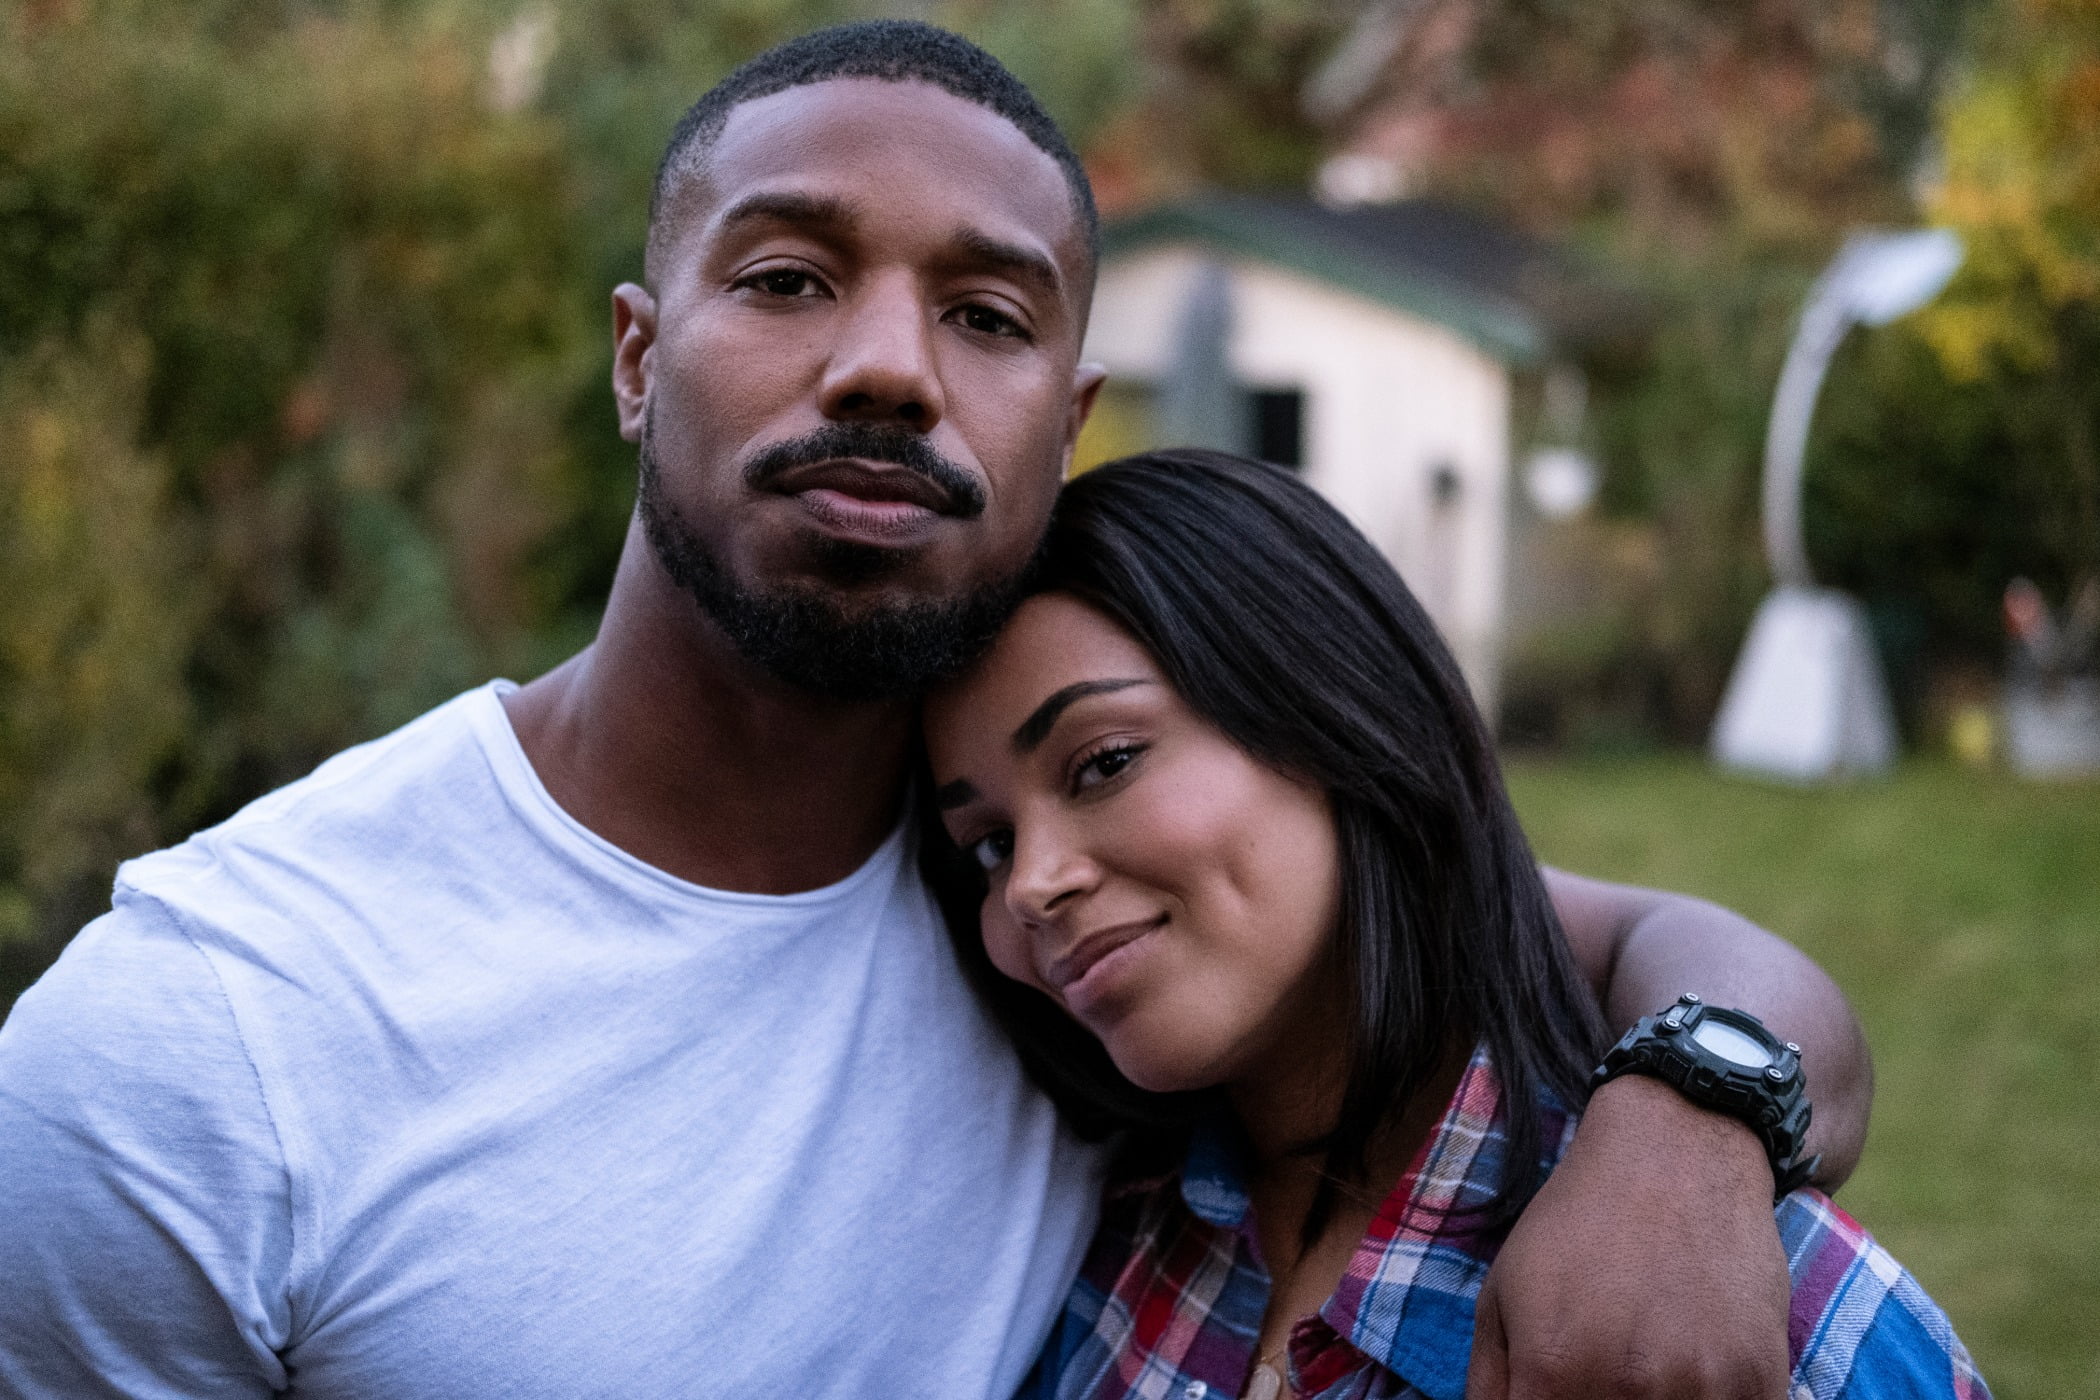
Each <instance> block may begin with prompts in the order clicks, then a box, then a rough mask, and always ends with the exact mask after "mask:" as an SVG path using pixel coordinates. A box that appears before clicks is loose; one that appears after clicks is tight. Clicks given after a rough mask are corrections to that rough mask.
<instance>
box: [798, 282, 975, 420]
mask: <svg viewBox="0 0 2100 1400" xmlns="http://www.w3.org/2000/svg"><path fill="white" fill-rule="evenodd" d="M841 310H842V312H843V315H842V316H841V318H840V323H839V333H838V338H837V340H836V341H835V342H834V343H833V345H832V348H831V358H830V361H829V362H828V363H827V364H826V366H825V370H824V378H823V381H822V384H821V386H820V388H819V394H820V397H821V404H820V407H821V408H822V409H823V411H824V416H825V417H827V418H833V419H838V420H840V421H853V422H874V423H892V424H898V425H901V426H903V427H906V428H910V429H912V430H913V431H915V432H921V433H926V432H931V431H933V427H934V425H935V424H936V423H938V422H940V421H941V417H942V415H943V413H944V412H945V411H946V408H947V404H946V401H945V397H944V395H943V394H942V392H941V379H940V370H939V366H938V365H937V364H936V363H935V359H934V345H933V336H934V334H935V332H936V329H937V328H936V326H935V325H934V324H933V323H932V322H931V320H930V319H929V317H928V314H927V308H926V304H925V300H924V298H923V297H922V296H921V295H920V294H919V291H918V289H917V287H916V286H914V285H912V282H911V280H910V279H908V278H905V277H902V276H898V277H893V278H885V279H880V280H877V281H875V282H872V283H871V284H870V285H868V286H866V287H863V288H862V289H860V290H859V292H858V294H857V295H855V296H853V297H852V298H851V299H850V300H849V301H848V303H847V304H846V306H844V307H843V308H841Z"/></svg>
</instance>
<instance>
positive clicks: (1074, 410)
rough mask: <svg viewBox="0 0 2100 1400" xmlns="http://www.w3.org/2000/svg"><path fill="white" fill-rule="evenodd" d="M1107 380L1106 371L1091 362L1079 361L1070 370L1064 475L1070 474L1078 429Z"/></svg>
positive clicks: (1076, 445)
mask: <svg viewBox="0 0 2100 1400" xmlns="http://www.w3.org/2000/svg"><path fill="white" fill-rule="evenodd" d="M1107 380H1108V371H1107V370H1106V369H1104V368H1102V367H1101V366H1100V365H1097V364H1095V363H1094V362H1093V361H1091V360H1083V361H1081V362H1080V363H1079V364H1078V365H1077V366H1076V367H1074V369H1073V370H1072V402H1071V406H1070V408H1068V409H1067V410H1066V413H1065V458H1064V475H1065V476H1067V477H1069V476H1071V474H1072V453H1073V450H1074V449H1076V448H1077V447H1078V446H1079V432H1080V429H1082V428H1084V427H1085V426H1086V420H1087V418H1088V416H1089V415H1090V414H1092V413H1093V411H1094V400H1095V399H1097V398H1099V397H1100V396H1101V386H1102V385H1103V384H1104V383H1106V382H1107Z"/></svg>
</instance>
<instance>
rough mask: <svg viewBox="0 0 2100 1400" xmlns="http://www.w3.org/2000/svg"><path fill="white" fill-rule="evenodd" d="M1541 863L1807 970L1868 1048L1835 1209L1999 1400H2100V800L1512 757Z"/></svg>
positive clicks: (1900, 779) (2001, 786)
mask: <svg viewBox="0 0 2100 1400" xmlns="http://www.w3.org/2000/svg"><path fill="white" fill-rule="evenodd" d="M1509 779H1510V786H1511V789H1512V791H1513V792H1514V794H1515V798H1516V803H1517V807H1518V809H1519V811H1521V812H1522V813H1523V816H1524V820H1525V823H1526V826H1527V827H1528V829H1529V830H1530V833H1531V836H1532V839H1533V841H1534V843H1535V844H1536V845H1537V847H1538V850H1539V853H1540V855H1541V856H1542V857H1543V858H1544V859H1546V860H1548V861H1551V862H1552V863H1554V864H1557V865H1562V866H1566V867H1567V868H1569V869H1572V870H1577V871H1580V872H1582V873H1584V874H1589V875H1597V876H1601V877H1606V878H1613V879H1621V880H1629V881H1634V882H1637V883H1640V884H1647V885H1657V886H1662V887H1666V888H1670V889H1678V890H1685V891H1689V892H1691V893H1694V894H1699V895H1704V896H1705V897H1707V898H1709V899H1714V900H1718V901H1720V902H1721V903H1724V904H1727V905H1730V906H1732V907H1733V908H1736V909H1739V910H1741V911H1742V912H1743V913H1745V914H1748V915H1749V916H1750V917H1752V918H1754V919H1757V920H1758V921H1759V922H1761V923H1763V924H1764V925H1766V926H1767V927H1768V928H1771V929H1774V930H1776V931H1778V932H1780V933H1782V934H1784V935H1785V936H1787V937H1788V938H1790V939H1792V940H1793V941H1794V942H1796V943H1798V944H1799V945H1800V946H1801V947H1802V948H1804V949H1806V950H1807V951H1808V952H1809V953H1811V954H1813V955H1814V956H1815V957H1816V958H1817V959H1818V960H1819V961H1820V962H1821V963H1822V964H1823V966H1824V967H1826V968H1828V969H1829V970H1830V973H1831V975H1832V976H1834V977H1836V978H1837V980H1838V982H1839V983H1840V984H1841V985H1842V986H1843V987H1844V989H1845V991H1846V993H1847V994H1848V995H1849V996H1850V997H1851V998H1852V1001H1853V1004H1854V1005H1855V1006H1856V1007H1858V1009H1859V1014H1860V1016H1861V1018H1862V1019H1863V1020H1864V1021H1865V1023H1866V1027H1867V1035H1868V1038H1869V1039H1870V1041H1871V1042H1872V1044H1873V1048H1874V1059H1875V1068H1876V1072H1877V1076H1878V1088H1877V1092H1876V1096H1875V1109H1874V1121H1873V1128H1872V1130H1871V1132H1870V1134H1869V1137H1868V1142H1867V1155H1866V1160H1865V1161H1864V1162H1863V1163H1862V1165H1861V1166H1860V1169H1859V1171H1858V1174H1857V1175H1855V1176H1854V1177H1853V1178H1852V1181H1851V1182H1850V1184H1848V1185H1847V1186H1846V1187H1845V1188H1844V1190H1843V1192H1842V1193H1841V1194H1840V1196H1839V1200H1840V1202H1841V1204H1843V1205H1844V1206H1845V1207H1846V1208H1847V1209H1848V1210H1850V1211H1851V1212H1852V1213H1853V1214H1855V1215H1857V1216H1859V1217H1860V1218H1861V1219H1862V1220H1863V1221H1864V1222H1865V1223H1866V1224H1867V1226H1868V1227H1869V1228H1870V1229H1872V1230H1873V1231H1874V1233H1875V1234H1876V1235H1877V1236H1879V1237H1880V1239H1881V1240H1882V1241H1883V1242H1884V1243H1885V1244H1887V1245H1888V1246H1889V1248H1890V1249H1891V1250H1892V1251H1893V1252H1894V1253H1895V1255H1896V1256H1897V1257H1898V1258H1899V1259H1901V1260H1902V1261H1903V1262H1904V1263H1905V1264H1907V1265H1908V1266H1909V1267H1910V1268H1911V1270H1912V1271H1913V1272H1914V1273H1916V1274H1917V1275H1918V1277H1919V1278H1920V1279H1922V1280H1923V1281H1924V1283H1925V1286H1926V1288H1927V1289H1928V1290H1929V1291H1930V1292H1931V1293H1932V1294H1933V1295H1934V1296H1935V1297H1936V1298H1938V1299H1939V1301H1940V1302H1941V1304H1943V1305H1944V1306H1945V1307H1946V1309H1947V1312H1948V1314H1949V1315H1950V1316H1951V1317H1952V1318H1953V1319H1954V1324H1955V1329H1956V1330H1957V1331H1958V1332H1959V1333H1960V1334H1961V1336H1962V1338H1963V1340H1964V1341H1966V1342H1967V1343H1968V1345H1969V1349H1970V1351H1971V1352H1972V1353H1974V1355H1975V1357H1976V1359H1977V1362H1978V1364H1979V1365H1980V1366H1981V1368H1982V1370H1983V1374H1984V1377H1985V1379H1987V1380H1988V1381H1990V1383H1991V1385H1992V1388H1993V1389H1994V1390H1995V1391H1996V1393H1997V1394H1998V1395H2000V1396H2003V1397H2009V1400H2053V1398H2054V1397H2065V1398H2066V1400H2069V1397H2090V1396H2096V1395H2100V1088H2096V1074H2095V1069H2096V1066H2100V784H2093V783H2087V784H2076V785H2073V784H2064V785H2040V784H2029V783H2021V782H2017V781H2015V780H2013V779H2011V778H2009V777H2003V776H1998V775H1990V774H1977V773H1972V772H1967V771H1963V770H1958V769H1953V768H1945V767H1931V766H1914V767H1909V768H1906V769H1904V770H1902V771H1901V772H1900V773H1898V774H1897V775H1896V776H1895V777H1893V778H1890V779H1887V780H1882V781H1875V782H1867V783H1860V784H1856V785H1852V786H1846V787H1838V788H1830V789H1811V790H1796V789H1788V788H1778V787H1766V786H1763V785H1759V784H1753V783H1749V782H1745V781H1740V780H1736V779H1731V778H1727V777H1723V776H1721V775H1718V774H1716V773H1715V772H1714V771H1713V770H1712V769H1710V768H1708V767H1706V766H1705V765H1703V764H1701V763H1700V762H1698V761H1696V760H1693V759H1654V760H1639V761H1630V762H1617V761H1615V762H1601V761H1600V762H1595V763H1590V762H1561V761H1543V760H1536V759H1521V758H1520V759H1515V760H1512V762H1511V763H1510V765H1509Z"/></svg>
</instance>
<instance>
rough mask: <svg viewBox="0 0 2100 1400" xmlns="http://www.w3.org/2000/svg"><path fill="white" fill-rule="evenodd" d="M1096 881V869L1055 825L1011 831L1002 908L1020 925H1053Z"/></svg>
mask: <svg viewBox="0 0 2100 1400" xmlns="http://www.w3.org/2000/svg"><path fill="white" fill-rule="evenodd" d="M1099 879H1100V868H1099V867H1098V866H1097V865H1096V864H1095V863H1094V861H1093V860H1092V859H1091V858H1089V857H1088V856H1087V854H1086V852H1085V850H1084V849H1083V848H1082V847H1081V846H1080V844H1079V843H1078V842H1076V841H1073V840H1072V839H1070V834H1069V833H1067V832H1065V831H1062V830H1061V829H1060V828H1059V827H1058V826H1057V825H1056V824H1054V823H1051V824H1045V825H1042V826H1038V827H1037V828H1036V829H1034V830H1029V829H1026V828H1016V829H1015V831H1014V852H1013V863H1012V865H1011V866H1010V867H1009V869H1008V871H1007V876H1006V907H1007V908H1008V909H1009V910H1010V911H1011V912H1012V913H1013V916H1014V917H1015V918H1017V919H1019V920H1020V921H1021V922H1022V923H1023V924H1047V923H1051V922H1053V921H1055V920H1056V919H1058V918H1059V917H1060V916H1061V915H1063V914H1065V913H1068V912H1069V911H1070V909H1071V907H1072V905H1073V904H1074V903H1075V902H1077V901H1078V900H1079V899H1080V898H1081V897H1082V896H1084V895H1085V894H1086V892H1087V891H1088V890H1090V889H1092V888H1093V887H1094V885H1095V884H1096V883H1097V882H1098V881H1099Z"/></svg>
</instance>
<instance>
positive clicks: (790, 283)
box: [742, 267, 817, 297]
mask: <svg viewBox="0 0 2100 1400" xmlns="http://www.w3.org/2000/svg"><path fill="white" fill-rule="evenodd" d="M742 285H744V286H747V287H756V288H757V289H758V290H759V291H761V292H768V293H771V294H772V295H773V296H776V297H806V296H814V295H815V294H816V291H817V279H816V278H814V277H812V276H810V275H809V274H808V273H806V272H803V271H801V270H800V269H798V268H792V267H775V268H769V269H767V270H766V271H764V272H757V273H753V274H752V275H751V276H749V277H746V278H745V279H744V281H743V284H742Z"/></svg>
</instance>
